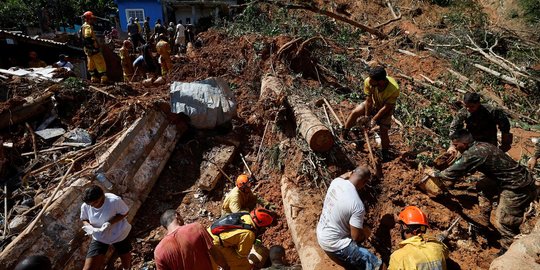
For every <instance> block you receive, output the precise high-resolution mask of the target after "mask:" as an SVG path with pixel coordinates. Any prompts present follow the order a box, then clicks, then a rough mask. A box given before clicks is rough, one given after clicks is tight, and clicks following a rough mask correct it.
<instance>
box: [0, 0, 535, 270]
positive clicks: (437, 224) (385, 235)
mask: <svg viewBox="0 0 540 270" xmlns="http://www.w3.org/2000/svg"><path fill="white" fill-rule="evenodd" d="M321 2H324V1H321ZM340 2H347V1H340ZM415 2H416V1H402V2H400V4H401V7H402V11H403V19H401V20H400V21H398V22H396V23H392V24H389V25H388V26H386V27H384V29H383V30H384V32H386V33H398V34H395V35H393V36H390V37H389V38H388V39H387V40H384V41H378V40H375V39H373V37H369V36H367V35H363V36H361V37H360V38H359V40H358V42H359V43H360V44H362V46H364V47H365V48H367V50H364V49H362V50H361V51H360V52H358V53H357V54H354V53H351V58H350V60H351V61H359V62H366V63H367V62H368V61H375V62H378V63H382V64H385V65H386V66H387V67H388V72H389V75H390V76H392V75H395V76H396V77H397V75H398V74H400V73H403V74H406V75H409V76H412V77H415V78H419V77H420V75H424V76H426V77H428V78H431V79H433V80H437V79H443V78H445V76H446V75H445V73H446V68H447V67H450V63H448V62H447V61H445V60H444V59H441V58H440V57H437V56H436V55H434V54H432V53H430V52H429V51H426V50H417V49H418V48H419V47H418V45H419V44H418V43H417V42H418V41H421V40H422V37H423V36H424V35H426V34H427V33H432V32H440V31H443V30H440V29H438V28H437V27H435V26H436V22H438V21H439V20H440V19H441V14H442V12H443V11H444V9H443V8H441V7H438V6H431V5H429V6H424V7H423V10H424V11H426V10H429V11H430V12H421V11H420V12H419V11H418V10H417V9H415V8H413V7H417V6H416V5H415ZM409 7H410V8H409ZM348 10H349V11H351V12H352V13H353V14H364V15H363V16H368V18H364V19H366V20H369V19H371V20H373V21H374V22H377V23H382V22H384V21H386V19H387V18H389V16H390V13H389V11H388V9H387V7H386V6H385V5H382V4H381V5H366V4H365V3H364V2H362V1H356V2H355V3H354V4H350V5H349V8H348ZM360 10H361V11H362V12H360ZM493 14H495V13H490V16H494V15H493ZM305 16H306V20H307V21H309V20H311V19H312V15H310V14H309V13H308V14H306V15H305ZM199 36H200V37H201V39H202V40H203V46H202V47H201V48H200V49H197V50H195V51H192V52H190V53H188V54H183V55H181V56H180V57H178V58H177V59H176V62H175V66H174V71H173V72H172V74H171V77H170V78H169V81H185V82H189V81H194V80H200V79H205V78H207V77H211V76H219V77H223V78H225V79H226V80H227V81H228V82H229V85H230V87H231V89H232V90H233V92H234V93H235V95H236V98H237V101H238V113H237V117H236V118H235V119H233V121H232V129H224V130H213V131H198V130H194V129H191V130H189V131H188V132H187V133H186V134H184V135H183V137H182V138H181V140H180V141H179V143H178V144H177V146H176V148H175V150H174V152H173V154H172V156H171V158H170V160H169V162H168V164H167V165H166V166H165V169H164V170H163V172H162V173H161V175H160V177H159V179H158V181H157V182H156V184H155V187H154V189H153V190H152V192H151V193H150V195H149V197H148V199H147V200H146V202H145V204H144V205H143V206H142V207H141V209H140V211H139V212H138V214H137V216H136V218H135V220H134V221H133V225H134V226H133V230H132V237H133V242H132V243H133V245H134V249H133V254H134V268H135V269H143V268H144V266H151V265H152V262H151V261H152V259H153V249H154V247H155V246H156V245H157V243H158V242H159V240H160V239H161V238H162V236H163V234H164V232H165V231H164V229H163V228H160V226H159V216H160V215H161V213H162V212H163V211H164V210H166V209H169V208H175V209H178V210H179V211H180V212H181V213H182V215H183V217H184V219H185V221H186V222H188V223H189V222H200V223H202V224H204V225H210V224H211V222H212V221H213V220H214V219H215V218H216V217H218V216H219V214H220V207H221V201H222V199H223V195H224V194H225V193H226V192H227V191H228V190H230V189H231V188H232V184H231V183H230V182H228V181H227V180H226V178H222V180H221V181H220V182H219V183H218V185H217V186H216V187H215V188H214V189H213V190H212V191H210V192H203V191H200V190H198V189H197V188H196V186H197V180H198V178H199V176H200V175H201V169H200V168H201V164H202V163H203V162H204V160H203V156H204V153H205V152H207V151H209V149H211V148H212V147H215V146H219V145H223V144H233V145H237V150H236V151H237V153H242V154H243V155H245V156H246V158H247V160H248V163H249V165H250V166H251V169H252V170H253V172H254V174H255V175H256V177H257V179H258V180H259V183H260V185H259V187H258V189H257V191H256V192H257V193H258V195H259V196H261V197H262V198H263V199H264V200H265V201H266V202H268V203H269V205H270V206H272V207H273V208H274V209H275V210H276V212H277V214H278V216H279V217H280V219H279V220H278V223H277V225H276V226H274V227H272V228H269V229H268V230H267V231H266V232H265V234H264V235H263V236H262V240H263V243H264V244H265V245H266V246H271V245H274V244H281V245H283V246H284V247H285V248H286V250H287V260H288V262H289V263H291V264H298V263H300V260H299V257H298V253H297V252H296V250H295V247H294V244H293V242H292V238H291V236H290V233H289V231H288V227H287V223H286V220H285V218H284V213H283V211H284V209H283V203H282V199H281V189H280V179H281V177H282V176H283V175H285V176H287V177H289V178H290V179H295V180H294V181H295V184H296V185H297V186H299V187H300V188H301V189H302V193H303V194H305V195H306V198H308V199H309V202H308V203H310V205H311V206H309V207H305V208H303V209H302V210H301V211H305V212H307V213H310V214H311V217H312V218H311V219H310V220H308V221H307V222H305V224H306V229H312V230H315V226H316V223H317V221H318V217H319V214H320V209H321V207H322V201H323V199H324V195H325V192H326V187H327V186H328V185H329V183H330V182H331V180H332V179H333V178H335V177H337V176H339V175H341V174H342V173H345V172H347V171H348V170H351V169H352V168H354V166H356V165H358V164H363V165H367V164H369V159H368V150H367V147H366V145H365V142H364V141H363V140H361V139H360V138H361V137H362V136H361V134H358V135H357V136H353V138H352V139H351V140H341V139H340V138H339V136H336V143H335V146H334V148H333V149H332V150H331V151H330V152H328V153H322V154H316V153H313V152H311V151H310V150H309V148H308V146H307V144H306V143H305V141H304V140H303V139H302V138H301V137H300V136H299V135H297V134H296V131H295V124H294V119H293V118H292V115H291V112H290V110H289V109H288V108H286V107H283V106H280V105H277V104H275V103H266V102H259V101H258V99H259V89H260V85H261V78H262V76H263V75H264V74H267V73H271V74H273V75H275V76H277V77H279V78H280V79H281V80H283V81H284V82H285V83H286V84H287V85H288V86H289V88H290V89H289V90H288V92H289V93H295V94H298V95H300V96H301V97H302V98H303V99H304V101H305V102H306V104H308V105H309V107H310V108H311V109H312V110H313V112H314V113H316V114H317V115H318V116H319V119H321V121H322V122H323V123H325V124H326V120H325V119H326V118H325V114H324V111H323V109H322V108H321V107H318V106H316V105H315V101H316V100H317V99H319V98H320V97H322V96H324V97H326V98H327V99H328V100H329V101H330V103H332V105H333V108H334V110H335V111H336V113H337V114H338V117H340V118H341V121H344V120H345V117H346V116H347V115H348V113H349V111H350V110H351V109H353V108H354V106H355V104H356V103H355V101H358V99H356V100H347V99H344V98H343V93H342V92H340V91H345V92H346V93H347V94H350V92H352V91H358V89H359V88H358V89H356V88H355V89H350V88H348V87H344V86H342V85H341V87H340V85H339V81H338V80H337V79H336V78H335V77H333V76H331V74H330V73H328V72H323V71H322V69H318V70H317V69H315V70H314V69H313V63H314V62H313V60H314V59H315V60H316V59H317V58H316V57H317V56H314V55H311V54H310V53H309V50H310V48H308V47H307V49H306V50H305V51H298V52H299V53H297V54H296V55H295V54H294V50H292V51H286V52H284V56H283V55H282V56H281V58H278V57H277V56H276V52H277V51H278V50H279V49H280V48H282V47H283V46H284V45H285V44H287V43H288V42H289V41H291V40H293V39H294V38H295V36H292V35H286V34H283V35H280V36H277V37H268V36H264V35H260V34H247V35H244V36H241V37H234V36H229V35H228V34H227V33H226V32H225V31H222V30H209V31H208V32H204V33H201V34H199ZM326 42H328V43H329V44H330V45H328V46H327V47H326V49H328V50H331V51H339V52H347V51H348V50H347V48H342V47H340V46H339V45H337V43H335V42H334V41H332V40H328V41H326ZM297 48H298V47H295V48H294V49H297ZM398 48H402V49H407V50H410V51H413V52H415V53H416V54H417V55H418V56H416V57H415V56H411V55H406V54H403V53H399V52H397V51H396V50H397V49H398ZM319 71H320V72H321V73H320V74H319V73H318V72H319ZM365 71H366V70H363V72H365ZM291 75H292V76H291ZM318 76H319V77H318ZM363 76H365V74H346V77H347V78H348V79H349V81H350V82H351V85H354V84H356V85H360V84H361V83H362V78H363ZM17 80H18V81H10V82H8V83H7V85H8V87H9V89H11V96H10V99H9V100H8V101H6V102H2V103H0V111H5V110H9V109H10V108H13V107H14V106H17V105H18V104H22V102H23V100H22V98H24V97H27V96H33V97H34V96H36V95H37V94H38V93H39V92H42V91H44V90H45V89H46V88H47V87H49V86H51V85H49V84H47V85H44V84H40V85H35V84H32V82H28V81H24V79H23V81H21V80H20V79H17ZM398 82H399V83H400V85H401V87H402V88H401V89H402V98H411V97H412V98H418V99H419V100H421V102H425V99H422V98H421V97H419V96H418V94H417V93H416V92H415V91H414V88H415V87H416V86H415V85H414V84H413V83H410V82H409V81H407V80H405V79H398ZM28 85H30V86H31V87H29V86H28ZM52 87H53V89H56V90H55V91H56V92H57V94H56V96H57V103H58V105H57V110H58V115H59V117H58V119H57V120H55V122H53V123H52V124H51V126H58V127H65V128H66V129H71V128H74V127H80V128H85V129H88V131H89V132H90V133H91V134H92V135H93V137H94V138H95V139H96V140H100V139H104V138H108V137H110V136H112V135H114V134H116V132H119V131H120V130H122V128H123V127H126V126H128V125H129V124H130V123H131V122H132V121H133V120H134V119H135V118H136V117H137V116H139V115H140V114H141V113H143V112H144V110H145V109H146V108H150V107H154V106H160V104H163V103H164V102H165V103H166V102H168V90H169V89H168V85H164V86H159V87H143V86H142V85H141V84H140V83H133V84H130V85H128V84H117V85H114V86H108V87H106V88H104V89H106V90H107V92H109V93H111V94H113V95H114V96H115V97H116V98H111V97H110V96H106V95H104V94H102V93H99V92H96V91H92V90H91V89H90V88H88V86H87V85H79V84H66V83H64V84H62V85H59V86H55V85H52ZM28 89H38V91H35V90H32V91H29V90H28ZM312 89H319V90H317V91H318V92H309V91H310V90H312ZM505 89H506V91H514V90H515V89H514V88H512V87H510V86H508V85H505ZM452 90H453V89H452ZM448 91H451V90H448ZM331 117H332V116H330V121H331V125H332V126H333V127H334V128H337V127H338V124H337V122H336V121H335V119H333V118H331ZM44 118H46V116H45V115H44V116H42V117H41V118H39V119H33V120H32V121H31V122H30V124H31V125H32V126H34V127H35V126H36V125H37V124H39V123H40V122H41V121H42V120H43V119H44ZM267 125H268V131H267V134H266V135H265V137H264V141H263V142H262V144H261V140H262V139H263V138H262V136H263V132H264V130H265V126H267ZM429 132H430V131H429V130H426V129H422V128H420V129H418V127H409V126H405V127H399V126H398V125H396V124H395V123H394V125H393V129H392V131H391V138H392V145H393V147H394V149H393V152H394V153H395V159H394V160H392V161H391V162H388V163H385V164H383V165H382V172H383V177H381V178H379V179H375V178H374V179H373V180H372V182H371V183H370V185H369V186H368V187H367V188H366V190H364V191H363V192H362V193H361V197H362V199H363V201H364V203H365V205H366V206H367V216H366V224H367V225H368V226H370V227H371V228H372V229H373V233H374V237H372V238H371V239H370V240H369V241H368V242H367V243H365V245H366V247H368V248H369V249H370V250H372V251H374V252H375V253H376V254H377V255H378V256H380V257H382V258H383V260H384V261H386V262H387V261H388V259H389V256H390V253H391V251H393V250H395V249H396V248H397V247H398V243H399V242H400V240H401V238H400V235H399V229H398V226H397V225H396V216H397V214H398V213H399V211H400V210H401V209H402V208H403V207H404V206H406V205H416V206H419V207H420V208H422V209H423V210H424V211H425V212H426V213H427V214H428V215H429V217H430V221H431V230H432V232H433V233H434V234H436V233H438V232H440V231H442V230H445V229H446V228H447V227H448V226H449V225H450V223H451V222H452V220H453V219H454V218H455V217H457V216H462V217H464V220H462V221H460V223H459V225H458V226H457V228H456V229H454V231H453V233H452V234H451V236H450V237H449V239H448V240H447V241H446V243H447V245H448V246H449V248H450V251H451V254H450V258H451V262H450V265H449V269H488V268H489V264H490V262H491V261H492V260H493V258H494V254H496V253H497V252H498V250H499V246H498V244H497V243H496V237H497V235H496V233H495V231H494V230H493V229H492V228H490V229H486V228H480V227H476V226H471V225H470V224H469V223H468V221H470V220H467V218H466V217H467V216H469V215H474V214H476V212H475V210H474V209H473V206H474V205H475V204H476V202H477V201H476V196H475V193H474V190H473V189H472V188H471V186H472V184H470V183H467V182H464V183H460V184H458V185H457V187H456V189H455V190H454V191H453V192H452V194H453V196H451V197H445V198H432V197H429V196H428V195H426V194H424V193H422V192H421V191H419V190H418V189H417V188H416V187H415V185H414V182H415V181H418V180H419V179H420V178H421V177H422V174H421V172H420V171H418V170H417V166H418V160H416V159H415V157H416V155H417V154H419V151H418V149H413V148H411V147H410V146H408V145H407V143H406V141H407V140H406V139H407V138H406V136H410V134H415V133H428V134H429ZM512 132H513V133H514V136H515V139H514V145H513V148H512V150H511V151H510V152H509V154H510V155H511V156H512V157H514V158H515V159H521V158H522V156H523V155H529V154H530V153H531V152H532V143H531V141H530V138H532V137H538V136H540V133H538V132H535V131H528V130H524V129H521V128H514V129H513V130H512ZM0 136H1V138H2V139H3V140H4V141H11V142H14V144H15V146H16V147H15V148H16V149H17V151H16V152H10V153H8V156H9V157H10V158H11V160H12V163H13V164H12V167H13V169H12V170H11V171H10V172H9V173H8V174H9V177H10V179H12V181H10V183H11V188H15V187H16V186H17V174H16V169H15V168H18V169H24V168H27V167H28V163H29V161H30V160H31V156H30V157H20V154H21V153H23V152H31V151H32V148H33V146H32V139H31V136H30V135H29V134H28V131H27V129H26V127H25V126H24V125H17V126H12V127H10V128H9V129H7V130H4V131H2V132H1V134H0ZM51 144H52V142H47V141H43V140H40V139H38V141H37V148H38V149H43V148H47V147H50V145H51ZM371 144H372V145H374V144H375V141H374V140H373V138H372V139H371ZM260 145H262V148H261V149H262V150H261V151H259V146H260ZM443 149H444V148H443V147H442V145H441V147H440V149H439V150H440V151H443ZM259 152H260V154H259V155H258V153H259ZM55 153H56V154H60V152H53V153H50V154H48V155H44V160H40V161H39V162H40V163H38V164H35V165H33V166H35V167H38V165H39V164H44V163H46V162H47V161H50V160H53V159H54V154H55ZM312 164H316V165H313V166H312ZM81 166H84V165H81ZM224 170H225V172H226V173H227V174H228V175H230V176H231V177H232V178H233V179H234V178H235V177H236V176H237V175H238V174H240V173H246V172H247V171H246V169H245V168H244V166H243V163H242V161H241V160H240V158H239V155H238V154H236V155H235V157H234V159H233V160H232V162H231V164H229V165H228V166H227V167H226V168H224ZM32 188H33V189H34V190H41V189H45V190H50V189H51V187H47V186H46V185H43V184H41V183H39V182H37V181H35V182H32ZM22 198H24V196H23V195H20V196H19V197H15V198H14V201H16V200H22ZM12 203H14V202H12ZM531 224H533V219H530V220H529V221H528V222H527V223H526V224H524V227H523V229H524V230H525V231H527V230H528V229H529V228H528V227H530V225H531ZM111 264H113V263H111ZM112 268H113V266H111V267H110V269H112Z"/></svg>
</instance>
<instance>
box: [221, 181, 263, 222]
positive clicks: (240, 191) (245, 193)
mask: <svg viewBox="0 0 540 270" xmlns="http://www.w3.org/2000/svg"><path fill="white" fill-rule="evenodd" d="M251 182H252V181H250V180H249V177H248V176H247V175H245V174H241V175H239V176H238V177H237V178H236V187H234V188H233V189H232V190H231V191H230V192H229V193H228V194H227V195H226V196H225V200H224V201H223V206H222V209H221V215H222V216H223V215H227V214H230V213H236V212H240V211H250V210H252V209H253V208H255V206H256V205H257V197H256V196H255V195H254V194H253V192H252V191H251Z"/></svg>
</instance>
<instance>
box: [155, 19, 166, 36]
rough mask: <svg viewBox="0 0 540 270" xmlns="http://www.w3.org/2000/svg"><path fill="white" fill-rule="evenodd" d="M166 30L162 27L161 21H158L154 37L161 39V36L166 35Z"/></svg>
mask: <svg viewBox="0 0 540 270" xmlns="http://www.w3.org/2000/svg"><path fill="white" fill-rule="evenodd" d="M165 32H166V29H165V27H164V26H163V25H161V19H157V21H156V24H155V25H154V37H155V38H157V37H159V35H160V34H165Z"/></svg>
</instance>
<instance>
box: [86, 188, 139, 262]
mask: <svg viewBox="0 0 540 270" xmlns="http://www.w3.org/2000/svg"><path fill="white" fill-rule="evenodd" d="M83 202H84V203H83V204H82V205H81V216H80V219H81V220H82V223H83V224H84V226H83V227H82V229H83V230H84V231H85V232H86V234H87V235H91V236H92V241H91V242H90V246H89V247H88V252H87V253H86V260H85V262H84V268H83V269H84V270H94V269H102V268H103V264H104V262H105V255H106V254H107V251H108V250H109V247H110V246H111V245H112V246H113V247H114V249H115V250H116V252H117V253H118V256H120V260H121V261H122V268H123V269H130V267H131V243H130V241H129V237H128V234H129V232H130V231H131V224H129V222H128V221H127V219H126V217H127V214H128V212H129V208H128V206H127V205H126V203H125V202H124V201H123V200H122V198H120V197H118V196H116V195H114V194H112V193H104V192H103V190H102V189H101V188H100V187H99V186H96V185H93V186H91V187H89V188H87V189H86V190H85V191H84V194H83Z"/></svg>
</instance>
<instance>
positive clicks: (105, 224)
mask: <svg viewBox="0 0 540 270" xmlns="http://www.w3.org/2000/svg"><path fill="white" fill-rule="evenodd" d="M110 226H111V223H110V222H105V223H103V225H101V228H99V229H98V230H99V231H100V232H104V231H105V230H107V228H109V227H110Z"/></svg>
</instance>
